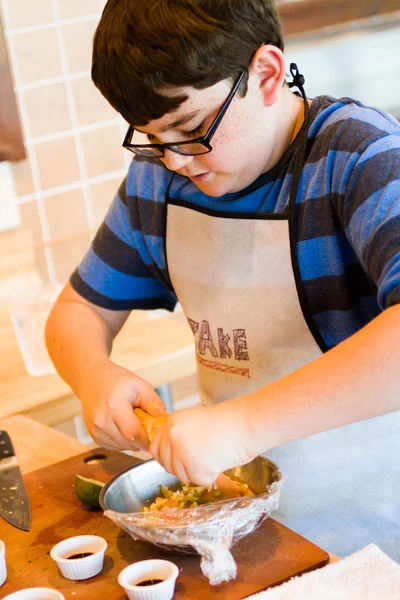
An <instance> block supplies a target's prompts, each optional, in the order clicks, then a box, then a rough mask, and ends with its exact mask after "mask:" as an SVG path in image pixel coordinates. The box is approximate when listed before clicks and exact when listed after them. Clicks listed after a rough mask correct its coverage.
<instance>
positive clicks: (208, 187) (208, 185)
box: [195, 175, 243, 198]
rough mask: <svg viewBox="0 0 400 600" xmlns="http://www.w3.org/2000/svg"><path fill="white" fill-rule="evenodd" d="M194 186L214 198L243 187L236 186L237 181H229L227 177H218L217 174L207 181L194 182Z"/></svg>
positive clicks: (237, 190)
mask: <svg viewBox="0 0 400 600" xmlns="http://www.w3.org/2000/svg"><path fill="white" fill-rule="evenodd" d="M195 186H196V187H197V188H198V189H199V190H200V191H201V192H203V194H206V195H207V196H212V197H214V198H219V197H220V196H225V195H226V194H233V193H235V192H239V191H240V190H241V189H243V188H241V187H240V186H238V182H237V181H229V180H228V178H223V177H218V175H217V176H216V175H214V177H213V178H212V179H211V180H208V181H204V182H198V183H197V182H196V183H195Z"/></svg>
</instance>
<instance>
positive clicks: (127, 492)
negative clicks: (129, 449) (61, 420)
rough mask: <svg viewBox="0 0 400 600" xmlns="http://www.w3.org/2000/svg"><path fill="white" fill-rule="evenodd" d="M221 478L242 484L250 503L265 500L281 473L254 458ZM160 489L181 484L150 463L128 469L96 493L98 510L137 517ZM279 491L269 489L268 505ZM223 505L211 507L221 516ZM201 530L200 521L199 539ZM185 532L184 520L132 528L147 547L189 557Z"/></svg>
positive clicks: (239, 526)
mask: <svg viewBox="0 0 400 600" xmlns="http://www.w3.org/2000/svg"><path fill="white" fill-rule="evenodd" d="M225 474H226V475H228V476H230V477H232V478H233V479H235V478H238V479H240V480H241V481H242V482H245V483H247V485H248V486H249V487H250V489H251V490H252V491H253V492H254V494H255V495H256V496H255V498H254V500H256V499H257V498H259V499H260V497H261V496H265V494H266V492H268V490H267V487H268V486H270V485H271V484H273V483H277V484H280V483H281V480H282V473H281V471H280V470H279V469H278V467H277V466H276V465H275V464H274V463H273V462H271V461H269V460H267V459H266V458H264V457H262V456H257V457H256V458H255V459H254V460H253V461H251V462H250V463H248V464H246V465H243V466H241V467H236V468H234V469H229V470H227V471H225ZM161 485H166V486H168V487H169V488H170V489H172V490H176V489H178V488H179V487H180V485H181V483H180V481H179V480H178V479H177V478H176V477H174V476H173V475H170V474H169V473H167V472H166V471H165V470H164V469H163V468H162V467H161V465H159V464H158V463H157V462H156V461H155V460H153V459H151V460H148V461H145V462H142V463H139V464H137V465H134V466H132V467H128V468H127V469H124V470H123V471H121V472H120V473H118V474H117V475H115V476H114V477H112V478H111V479H110V480H109V481H108V482H107V483H106V484H105V486H104V487H103V489H102V491H101V493H100V504H101V507H102V508H103V510H112V511H115V512H117V513H122V514H128V513H141V512H142V510H143V507H144V506H149V505H150V504H151V503H152V502H153V501H154V500H155V498H156V497H157V496H160V486H161ZM279 491H280V485H278V486H273V488H272V490H270V496H271V498H272V503H273V502H275V499H274V498H273V497H274V496H276V502H278V499H279ZM243 500H246V501H247V502H249V501H251V500H253V499H249V498H246V499H243ZM224 502H225V503H226V502H227V501H222V502H214V503H213V504H212V506H213V507H215V508H217V505H221V515H222V513H223V510H224V508H223V504H224ZM206 506H210V505H206ZM225 506H226V504H225ZM240 508H241V507H240V506H239V504H238V506H237V510H240ZM188 510H189V509H182V510H181V512H182V513H184V511H188ZM196 510H197V509H196ZM235 510H236V508H233V509H232V511H235ZM232 511H231V512H232ZM225 513H226V511H225ZM242 513H243V510H242ZM147 514H149V513H147ZM223 518H226V516H225V517H222V516H221V521H222V519H223ZM264 518H265V516H264ZM127 519H128V518H127ZM262 520H263V519H262V518H260V523H261V521H262ZM211 521H212V522H211ZM215 523H216V519H215V515H214V517H213V518H211V517H210V525H211V527H215ZM217 526H218V523H217ZM253 526H254V528H255V527H256V526H257V524H254V525H253ZM204 527H206V528H207V523H205V522H204V519H203V520H202V524H201V525H200V524H199V527H198V532H199V535H200V531H201V532H202V533H201V535H203V534H204V531H205V529H204ZM245 527H246V524H245V519H244V520H243V519H242V520H241V522H240V523H238V524H237V525H236V526H235V531H234V543H235V542H236V538H237V539H240V538H241V537H243V535H246V534H247V533H246V530H245ZM124 528H125V527H124ZM127 530H128V531H129V532H130V534H131V535H132V531H130V530H129V528H127ZM187 530H188V523H187V521H186V520H185V519H182V521H181V522H179V520H178V522H177V523H174V525H173V527H171V523H169V524H167V523H166V524H164V525H163V524H160V523H157V525H156V526H155V527H154V531H152V532H150V531H149V527H148V526H145V525H144V524H143V528H142V527H139V528H138V527H136V528H135V532H134V533H135V536H137V537H142V536H141V533H143V538H142V539H146V541H150V542H151V543H155V544H156V545H158V546H162V547H164V548H167V549H169V550H172V549H173V550H175V551H177V550H178V551H183V552H190V553H191V552H193V548H192V547H190V544H186V543H185V535H186V531H187ZM236 533H237V535H236ZM206 535H208V534H206ZM169 538H170V542H167V543H166V540H167V539H169ZM173 540H174V541H173ZM177 542H178V545H177ZM178 546H179V547H178Z"/></svg>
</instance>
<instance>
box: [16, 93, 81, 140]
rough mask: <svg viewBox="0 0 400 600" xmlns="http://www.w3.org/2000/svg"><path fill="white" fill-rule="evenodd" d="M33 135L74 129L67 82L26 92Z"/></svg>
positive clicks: (38, 135)
mask: <svg viewBox="0 0 400 600" xmlns="http://www.w3.org/2000/svg"><path fill="white" fill-rule="evenodd" d="M24 96H25V104H26V108H27V113H28V118H29V124H30V131H31V135H32V137H34V138H35V137H40V136H42V135H48V134H51V133H57V132H58V131H66V130H70V129H72V123H71V118H70V114H69V108H68V101H67V91H66V88H65V83H54V84H52V85H46V86H42V87H39V88H34V89H31V90H26V91H25V92H24Z"/></svg>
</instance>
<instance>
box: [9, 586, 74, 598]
mask: <svg viewBox="0 0 400 600" xmlns="http://www.w3.org/2000/svg"><path fill="white" fill-rule="evenodd" d="M3 600H65V597H64V596H63V595H62V594H61V593H60V592H57V590H53V589H52V588H26V589H24V590H19V592H14V593H13V594H10V595H9V596H6V597H5V598H3Z"/></svg>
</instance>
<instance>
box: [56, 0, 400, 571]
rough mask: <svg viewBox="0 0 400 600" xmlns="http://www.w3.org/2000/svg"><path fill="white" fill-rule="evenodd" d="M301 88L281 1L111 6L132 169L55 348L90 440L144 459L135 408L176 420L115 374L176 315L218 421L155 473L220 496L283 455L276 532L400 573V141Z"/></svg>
mask: <svg viewBox="0 0 400 600" xmlns="http://www.w3.org/2000/svg"><path fill="white" fill-rule="evenodd" d="M291 73H292V76H293V78H294V79H293V84H294V85H295V86H297V87H298V88H299V90H300V92H301V96H300V95H299V94H293V93H292V91H291V90H290V88H289V86H288V85H287V84H285V77H286V67H285V62H284V57H283V40H282V33H281V28H280V24H279V19H278V16H277V13H276V9H275V6H274V4H273V0H230V1H228V0H168V1H167V0H141V2H133V1H132V0H109V2H108V3H107V5H106V8H105V10H104V13H103V16H102V19H101V22H100V24H99V27H98V29H97V32H96V35H95V39H94V52H93V69H92V76H93V80H94V82H95V84H96V85H97V86H98V87H99V89H100V90H101V92H102V93H103V95H104V96H105V97H106V98H107V99H108V101H109V102H110V103H111V104H112V105H113V106H114V108H116V110H117V111H119V112H120V113H121V114H122V116H123V117H124V118H125V119H126V121H127V122H129V123H130V125H131V127H130V128H129V131H128V134H127V136H126V139H125V142H124V146H125V147H127V148H129V149H131V150H132V151H133V152H134V153H135V154H136V156H135V160H133V162H132V164H131V167H130V170H129V173H128V175H127V178H126V179H125V181H124V182H123V183H122V185H121V187H120V189H119V191H118V194H117V195H116V198H115V199H114V202H113V204H112V205H111V207H110V210H109V212H108V214H107V216H106V218H105V221H104V223H103V225H102V226H101V227H100V229H99V231H98V233H97V235H96V238H95V240H94V242H93V244H92V248H91V249H90V251H89V252H88V254H87V255H86V257H85V258H84V259H83V261H82V263H81V264H80V266H79V267H78V269H77V270H76V271H75V273H74V274H73V275H72V277H71V282H70V284H69V285H67V287H66V288H65V290H64V292H63V293H62V295H61V296H60V298H59V300H58V301H57V304H56V306H55V308H54V309H53V312H52V315H51V316H50V319H49V322H48V326H47V343H48V347H49V351H50V354H51V356H52V358H53V361H54V363H55V365H56V367H57V369H58V371H59V373H60V374H61V376H62V377H63V378H64V379H65V380H66V381H67V382H68V383H69V384H70V386H71V387H72V389H73V390H74V391H75V393H76V394H77V396H78V397H79V398H80V399H81V401H82V405H83V412H84V417H85V420H86V423H87V425H88V428H89V431H90V432H91V434H92V435H93V437H94V439H95V440H96V441H97V442H98V443H99V444H101V445H103V446H107V447H109V448H114V449H132V448H133V447H135V446H136V447H140V448H146V439H145V435H144V431H143V429H142V428H141V426H140V424H139V423H138V421H137V419H136V418H135V416H134V414H133V411H132V407H134V406H141V407H142V408H143V409H144V410H145V411H147V412H148V413H150V414H153V415H155V416H156V415H159V414H164V412H165V409H164V408H163V405H162V402H161V400H160V398H159V397H158V396H157V394H156V393H155V392H154V390H153V389H152V388H151V387H150V386H149V384H147V383H146V382H145V381H143V380H141V379H139V378H138V377H136V376H135V375H134V374H132V373H130V372H127V371H126V370H125V369H122V368H121V367H119V366H117V365H115V364H113V363H112V362H111V361H110V360H109V358H108V357H109V353H110V349H111V344H112V340H113V338H114V337H115V335H116V334H117V333H118V331H119V329H120V328H121V327H122V326H123V324H124V322H125V320H126V318H127V316H128V314H129V312H130V311H131V310H133V309H135V308H144V309H152V308H167V309H168V310H173V308H174V306H175V304H176V302H177V301H179V302H180V303H181V305H182V307H183V310H184V312H185V314H186V317H187V318H188V321H189V324H190V326H191V328H192V330H193V334H194V338H195V343H196V355H197V367H198V381H199V390H200V395H201V399H202V403H203V406H202V407H201V408H195V409H190V410H185V411H177V412H175V413H173V414H172V415H170V416H169V417H168V419H167V421H166V424H165V426H164V427H162V428H161V429H160V430H159V432H158V434H157V436H156V437H155V439H154V440H153V442H152V444H151V445H150V452H151V453H152V455H153V456H154V457H155V458H156V460H158V461H159V462H160V463H161V464H162V465H163V466H164V468H165V469H166V470H167V471H170V472H172V473H174V474H175V475H176V476H177V477H178V478H179V479H181V480H182V481H186V480H187V481H192V482H195V483H197V484H208V483H210V482H211V481H213V480H214V479H215V478H216V477H217V475H218V474H219V473H221V472H222V471H223V470H225V469H227V468H230V467H234V466H236V465H240V464H244V463H246V462H248V461H250V460H252V459H253V458H254V457H255V456H257V455H258V454H261V453H264V452H266V453H267V456H268V457H269V458H270V459H272V460H274V461H275V462H276V463H277V464H278V465H279V467H280V468H281V469H282V471H283V473H284V474H285V475H286V476H287V478H288V480H287V483H286V484H285V487H284V492H283V495H282V500H281V507H280V509H279V511H278V514H277V515H274V516H276V517H277V518H278V519H280V520H281V521H282V522H284V523H285V524H287V525H288V526H290V527H292V528H293V529H295V530H297V531H299V532H300V533H302V534H303V535H305V536H306V537H308V538H309V539H311V540H313V541H314V542H316V543H318V544H320V545H321V546H323V547H324V548H326V549H327V550H329V551H331V552H334V553H337V554H339V555H341V556H345V555H346V554H348V553H350V552H352V551H353V550H356V549H358V548H361V547H362V546H363V545H366V544H367V543H370V542H375V543H376V544H378V545H379V546H380V547H381V548H382V549H383V550H384V551H386V552H387V553H389V554H390V555H391V556H393V557H394V558H397V559H398V560H400V543H399V542H400V524H399V515H400V467H399V457H400V428H399V425H400V412H399V408H400V394H399V389H400V385H399V377H398V364H399V358H400V308H399V302H400V236H399V223H400V216H399V215H400V202H399V193H400V167H399V165H400V162H399V158H400V127H399V124H398V123H397V122H396V121H395V120H394V119H392V118H391V117H389V116H388V115H386V114H384V113H382V112H381V111H379V110H377V109H373V108H369V107H365V106H363V105H362V104H360V103H358V102H356V101H354V100H351V99H341V100H335V99H333V98H331V97H329V96H321V97H318V98H315V99H313V100H312V102H311V101H309V100H307V98H306V96H305V93H304V89H303V83H304V79H303V78H302V76H301V75H299V74H298V72H297V69H296V66H295V65H292V66H291ZM138 132H139V133H138ZM140 134H145V135H146V136H147V139H146V140H143V135H140ZM138 135H139V137H137V136H138Z"/></svg>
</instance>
